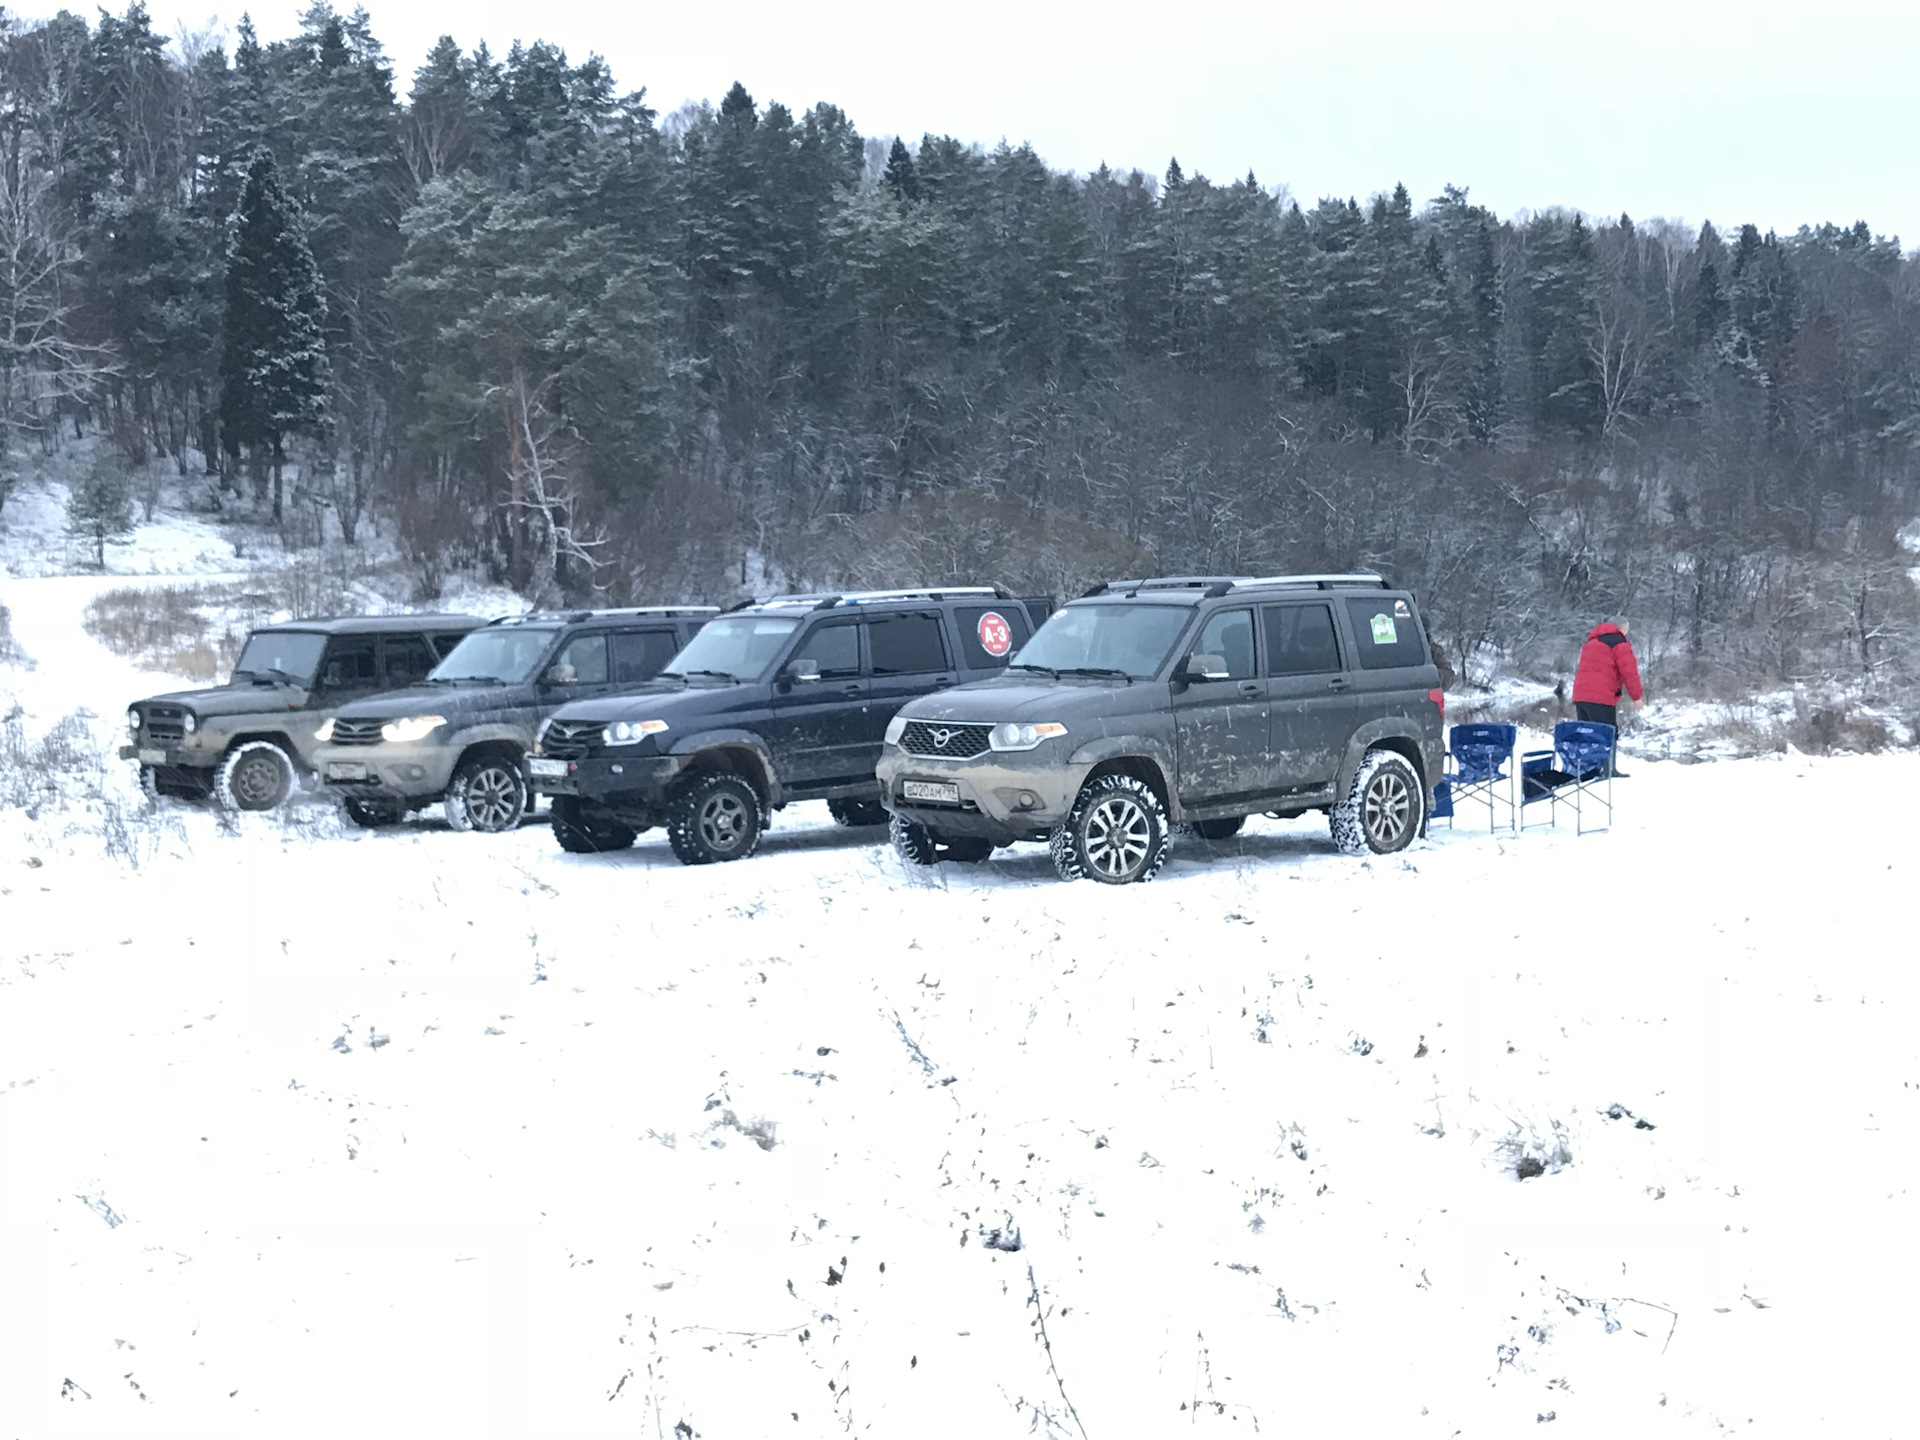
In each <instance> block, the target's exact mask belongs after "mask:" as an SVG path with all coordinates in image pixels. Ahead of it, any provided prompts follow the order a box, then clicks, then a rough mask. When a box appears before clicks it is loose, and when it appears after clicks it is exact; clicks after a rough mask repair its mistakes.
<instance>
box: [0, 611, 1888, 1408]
mask: <svg viewBox="0 0 1920 1440" xmlns="http://www.w3.org/2000/svg"><path fill="white" fill-rule="evenodd" d="M104 583H117V582H114V581H105V582H103V581H100V580H97V579H95V580H78V579H74V580H68V579H52V580H13V581H0V603H4V604H7V605H8V606H10V607H11V608H12V610H13V614H14V629H15V631H16V634H17V637H18V640H19V644H20V647H21V648H22V649H23V650H25V651H26V652H27V653H28V654H29V655H31V656H32V657H33V658H34V660H35V661H36V663H37V668H36V669H34V670H32V671H23V670H17V669H12V670H0V689H3V690H8V691H12V692H15V693H17V694H18V696H19V697H20V703H21V707H22V709H23V711H24V712H25V715H26V717H27V718H26V724H27V726H28V728H29V730H31V731H33V732H35V733H37V732H39V731H41V730H44V729H45V728H46V727H47V726H48V725H50V724H51V723H52V722H53V721H54V720H55V719H56V718H57V717H58V716H60V715H62V714H65V713H67V712H68V711H70V710H72V709H74V708H75V707H85V708H87V709H90V710H91V711H93V712H94V713H95V714H96V715H97V716H99V717H100V718H99V719H98V720H97V721H96V723H95V725H94V733H95V739H96V741H97V743H99V744H101V745H103V746H104V745H109V744H111V743H113V741H114V739H115V738H116V737H115V730H116V728H117V725H118V717H119V714H120V711H121V709H122V708H123V706H124V703H125V701H126V700H127V699H128V698H129V697H130V696H131V695H132V694H135V693H145V692H146V691H148V690H151V689H154V688H158V684H159V683H162V682H158V681H157V680H156V679H155V677H151V676H141V675H138V674H136V673H132V672H130V669H129V668H128V667H123V666H122V665H121V662H117V661H114V660H112V659H111V657H107V656H105V655H104V653H103V652H102V651H100V650H99V648H98V647H97V646H96V645H95V644H94V643H93V642H92V641H91V640H89V639H87V638H86V637H85V636H84V634H83V633H82V632H81V631H80V629H79V626H78V613H79V608H80V606H81V605H83V604H84V600H85V598H86V597H87V595H88V594H90V593H91V591H90V590H89V588H88V587H89V586H98V585H100V584H104ZM1632 768H1633V772H1634V773H1633V778H1631V779H1630V780H1627V781H1623V782H1621V783H1620V785H1619V786H1618V787H1617V790H1618V800H1619V807H1620V808H1619V817H1618V823H1617V824H1616V825H1615V826H1614V827H1613V829H1612V830H1611V831H1610V832H1608V833H1604V834H1598V835H1588V836H1585V837H1583V838H1578V839H1576V838H1575V836H1574V835H1573V834H1572V832H1571V830H1570V829H1569V828H1564V827H1563V828H1561V829H1560V830H1558V831H1545V830H1541V831H1534V830H1530V831H1529V832H1527V833H1526V834H1524V835H1522V836H1520V837H1518V838H1514V837H1511V836H1491V835H1489V834H1487V833H1486V832H1484V831H1479V832H1475V831H1473V830H1471V829H1470V828H1467V825H1466V823H1465V822H1464V821H1463V823H1462V828H1461V829H1460V830H1458V831H1454V832H1451V833H1449V832H1447V831H1446V830H1444V829H1440V830H1436V832H1435V834H1434V836H1433V838H1432V839H1431V840H1429V841H1426V842H1423V843H1421V844H1420V845H1418V846H1417V847H1416V848H1415V849H1413V850H1412V851H1410V852H1408V853H1407V854H1406V855H1404V856H1402V857H1396V858H1394V859H1392V860H1376V861H1372V862H1364V863H1363V862H1357V861H1353V860H1349V859H1346V858H1343V857H1341V856H1339V855H1337V854H1335V853H1334V852H1333V850H1332V848H1331V846H1330V844H1329V843H1328V841H1327V839H1326V834H1325V828H1324V825H1323V824H1319V823H1313V822H1308V821H1301V822H1294V823H1286V824H1281V823H1274V822H1260V823H1257V824H1255V825H1254V826H1253V827H1251V831H1250V833H1249V834H1248V835H1247V836H1246V837H1245V838H1243V839H1242V840H1239V841H1236V842H1231V843H1228V844H1224V845H1219V846H1214V847H1207V846H1204V845H1200V844H1198V843H1196V842H1183V843H1182V844H1181V845H1180V846H1179V848H1178V849H1177V851H1176V858H1175V859H1174V861H1173V862H1172V863H1171V864H1170V865H1169V866H1168V868H1167V870H1166V872H1165V873H1164V874H1163V876H1162V877H1161V879H1160V880H1159V881H1158V882H1156V883H1155V884H1153V885H1151V886H1146V887H1137V888H1130V889H1126V890H1118V891H1116V890H1111V889H1107V888H1104V887H1099V886H1095V885H1092V884H1088V883H1082V884H1078V885H1071V886H1068V885H1062V884H1060V883H1059V882H1057V881H1056V880H1054V879H1053V877H1052V872H1051V869H1050V867H1049V865H1048V863H1047V861H1046V859H1045V856H1044V854H1043V853H1042V852H1041V851H1040V850H1039V849H1037V848H1034V847H1024V848H1018V849H1015V850H1011V851H1002V852H1000V854H999V856H998V858H996V859H995V860H993V861H991V862H989V863H987V864H985V865H982V866H978V867H961V866H946V867H942V868H941V869H939V870H938V871H936V872H932V873H930V874H928V873H908V872H906V871H904V870H903V869H902V868H901V867H900V866H899V865H898V864H897V863H896V862H895V861H894V860H893V858H892V857H891V856H890V855H889V854H888V853H887V852H886V851H885V850H884V849H882V848H880V847H879V846H877V845H876V844H875V843H874V842H875V839H876V836H875V833H874V832H871V831H866V832H855V831H847V830H842V829H838V828H836V827H834V826H832V825H830V824H829V823H827V821H826V817H825V815H824V813H819V814H815V813H811V812H813V811H818V810H821V809H822V807H818V806H803V807H796V808H795V809H794V810H791V811H788V812H786V813H784V814H782V815H781V816H780V817H778V819H777V821H776V824H775V826H774V829H773V830H772V831H771V833H770V834H769V836H768V838H767V840H766V842H765V844H764V847H763V849H762V852H761V854H760V855H759V856H757V857H756V858H754V859H752V860H750V861H747V862H745V863H742V864H736V865H727V866H716V867H711V868H707V869H688V868H683V867H681V866H679V865H678V864H676V863H675V862H674V861H673V860H672V858H671V856H670V854H669V852H668V851H667V848H666V846H665V844H664V843H663V842H662V841H661V839H660V838H659V837H658V835H657V834H653V835H648V836H645V837H643V838H642V840H641V842H640V844H639V845H638V846H637V847H636V848H635V849H634V850H632V851H631V852H628V853H625V854H620V855H613V856H604V857H584V858H583V857H570V856H566V855H564V854H562V853H561V852H560V851H559V850H558V849H557V847H555V846H554V844H553V843H552V840H551V838H550V836H549V835H548V834H547V832H546V831H545V830H544V829H543V828H540V827H537V826H529V827H527V828H526V829H524V830H522V831H521V832H520V833H518V834H516V835H511V836H502V837H482V836H463V835H455V834H452V833H449V832H447V831H446V830H444V829H442V828H440V827H439V826H438V825H434V824H428V823H414V824H410V825H408V826H406V827H404V828H402V829H401V830H399V831H396V832H384V833H376V834H365V833H358V832H347V831H343V830H342V829H341V828H340V826H339V825H338V823H337V822H336V821H335V820H334V819H333V817H332V816H331V814H330V812H328V811H326V810H325V809H324V808H323V807H321V806H319V805H317V804H314V803H311V802H310V803H308V804H306V805H303V806H300V807H296V809H295V810H294V811H293V812H292V814H291V815H290V816H289V817H287V818H284V819H281V818H270V817H254V816H248V817H243V818H242V820H241V821H240V823H239V824H238V825H237V826H234V825H232V824H224V825H223V824H222V823H221V822H220V820H219V819H218V818H217V817H215V816H214V815H212V814H209V813H207V812H205V811H201V810H196V809H192V808H189V807H180V806H169V807H167V809H166V810H165V811H164V813H163V815H162V816H161V817H160V818H159V819H158V820H152V821H148V822H147V823H146V830H145V834H146V839H145V842H144V843H145V846H146V848H145V849H144V850H143V851H141V852H140V853H141V854H142V856H143V857H144V858H143V863H141V864H140V865H139V867H138V868H133V867H132V866H130V865H128V864H127V863H125V861H124V860H114V859H110V858H109V857H108V856H107V854H106V847H105V846H104V845H103V842H102V837H101V835H100V834H99V833H98V832H97V831H96V830H95V829H94V828H93V826H92V823H91V820H90V819H89V817H88V815H86V814H81V813H74V814H62V813H60V812H57V811H51V812H47V813H42V814H40V815H39V816H38V817H37V818H33V819H29V818H27V817H26V816H24V815H22V814H21V813H20V812H18V811H14V812H0V1296H4V1301H3V1302H0V1437H5V1440H41V1437H58V1436H81V1435H86V1436H115V1437H124V1436H142V1435H161V1434H174V1435H193V1436H211V1435H235V1436H274V1437H284V1436H306V1435H316V1436H317V1435H323V1434H337V1433H343V1432H358V1433H372V1434H377V1435H423V1434H434V1435H438V1434H448V1435H454V1434H499V1435H514V1436H520V1435H535V1434H538V1435H569V1436H573V1435H609V1436H613V1435H619V1436H633V1435H644V1436H649V1437H654V1436H658V1437H667V1436H676V1437H677V1436H703V1437H740V1436H751V1437H758V1436H771V1435H794V1436H816V1435H819V1436H829V1435H841V1434H847V1433H863V1434H873V1435H881V1436H896V1435H939V1436H946V1435H953V1436H967V1437H976V1436H1000V1435H1009V1436H1010V1435H1028V1434H1040V1435H1057V1436H1075V1437H1094V1440H1104V1437H1111V1436H1147V1435H1158V1434H1164V1433H1174V1432H1175V1431H1176V1429H1177V1430H1178V1431H1179V1432H1182V1433H1184V1432H1186V1431H1189V1430H1191V1431H1208V1432H1211V1433H1226V1434H1241V1435H1251V1434H1255V1433H1261V1434H1285V1433H1293V1434H1316V1435H1324V1434H1332V1433H1347V1434H1362V1435H1394V1436H1400V1435H1407V1436H1415V1435H1434V1436H1450V1435H1455V1434H1465V1435H1488V1434H1505V1433H1512V1432H1517V1431H1520V1430H1523V1429H1524V1430H1525V1431H1526V1432H1527V1433H1538V1432H1537V1428H1536V1427H1537V1426H1538V1425H1540V1424H1542V1423H1548V1422H1550V1423H1552V1424H1553V1426H1554V1427H1555V1428H1554V1429H1553V1431H1551V1432H1550V1433H1553V1434H1567V1433H1572V1434H1578V1435H1588V1434H1591V1435H1601V1434H1605V1435H1608V1436H1618V1435H1640V1434H1669V1433H1670V1434H1677V1435H1705V1434H1714V1433H1721V1432H1725V1431H1737V1432H1739V1433H1743V1434H1755V1435H1760V1434H1764V1435H1780V1436H1802V1435H1806V1434H1809V1433H1846V1434H1849V1435H1872V1436H1879V1435H1896V1434H1902V1433H1907V1432H1908V1431H1909V1430H1910V1427H1911V1422H1910V1420H1909V1419H1908V1417H1907V1409H1908V1407H1907V1405H1906V1404H1905V1403H1904V1400H1903V1398H1902V1397H1901V1395H1900V1394H1899V1390H1900V1386H1899V1385H1898V1382H1897V1380H1896V1378H1895V1377H1897V1375H1898V1374H1899V1373H1900V1369H1901V1366H1902V1364H1903V1362H1904V1358H1905V1352H1906V1350H1907V1349H1908V1348H1909V1347H1908V1346H1907V1344H1906V1335H1907V1327H1906V1324H1905V1322H1904V1321H1903V1320H1902V1319H1901V1316H1902V1315H1903V1314H1904V1313H1905V1309H1904V1307H1905V1300H1906V1296H1907V1292H1908V1291H1909V1290H1910V1289H1911V1288H1912V1285H1913V1281H1914V1278H1915V1277H1914V1273H1913V1272H1914V1270H1915V1268H1916V1263H1917V1262H1916V1260H1915V1258H1914V1250H1913V1246H1912V1243H1911V1234H1912V1230H1913V1226H1914V1221H1915V1218H1916V1206H1915V1203H1914V1197H1913V1193H1912V1190H1913V1180H1912V1172H1913V1168H1914V1167H1913V1161H1912V1158H1911V1157H1912V1155H1913V1153H1914V1150H1915V1145H1914V1142H1915V1140H1916V1138H1917V1137H1916V1131H1917V1130H1920V1116H1917V1115H1916V1107H1920V1046H1917V1045H1916V1041H1915V1038H1914V1029H1913V1025H1912V1016H1913V1013H1914V1000H1915V999H1916V995H1915V990H1916V981H1915V978H1914V969H1913V966H1912V964H1911V962H1910V959H1909V960H1902V959H1901V958H1900V957H1901V956H1902V955H1909V956H1910V953H1911V950H1912V941H1911V938H1910V929H1911V920H1910V915H1911V899H1910V897H1909V895H1908V894H1907V890H1906V887H1907V886H1908V885H1910V884H1913V883H1914V878H1915V873H1916V867H1917V866H1920V842H1916V840H1915V838H1914V832H1913V829H1912V827H1911V826H1910V825H1909V824H1908V823H1907V820H1906V812H1907V809H1908V806H1907V805H1906V804H1905V803H1904V801H1903V800H1901V799H1900V798H1899V797H1904V796H1909V795H1912V794H1913V793H1915V791H1916V788H1917V787H1920V757H1916V756H1913V755H1895V756H1885V757H1874V758H1859V759H1839V760H1812V759H1807V758H1804V757H1800V756H1795V755H1789V756H1785V757H1780V758H1776V759H1771V760H1758V761H1740V762H1734V763H1728V764H1721V765H1712V766H1680V765H1676V764H1662V763H1657V762H1652V761H1640V762H1637V763H1635V764H1634V766H1633V767H1632ZM112 784H113V786H115V787H117V790H116V793H117V795H118V796H119V797H120V798H121V799H122V800H124V802H125V803H126V804H127V805H128V806H129V807H132V806H133V805H134V804H135V802H134V800H133V795H132V791H131V788H130V777H128V776H126V775H125V774H123V773H121V767H118V766H115V767H113V779H112ZM1523 1162H1524V1163H1523ZM1522 1170H1525V1171H1527V1172H1528V1175H1529V1178H1524V1179H1523V1178H1519V1174H1520V1171H1522ZM1534 1172H1538V1173H1534Z"/></svg>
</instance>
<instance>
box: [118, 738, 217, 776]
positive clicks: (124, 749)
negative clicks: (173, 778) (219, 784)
mask: <svg viewBox="0 0 1920 1440" xmlns="http://www.w3.org/2000/svg"><path fill="white" fill-rule="evenodd" d="M222 753H223V752H221V751H219V750H213V749H201V748H198V747H191V746H185V745H147V744H137V743H136V744H133V745H122V746H121V747H120V758H121V759H122V760H137V761H138V762H139V763H140V764H142V765H145V766H147V767H149V768H150V769H154V770H211V769H213V767H214V766H216V765H218V764H219V763H220V757H221V754H222Z"/></svg>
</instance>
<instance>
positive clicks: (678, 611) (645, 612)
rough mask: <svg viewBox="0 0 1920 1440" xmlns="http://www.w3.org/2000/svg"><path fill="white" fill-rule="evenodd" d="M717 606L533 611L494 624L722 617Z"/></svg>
mask: <svg viewBox="0 0 1920 1440" xmlns="http://www.w3.org/2000/svg"><path fill="white" fill-rule="evenodd" d="M719 613H720V610H719V607H718V606H715V605H627V606H622V607H618V608H614V609H608V610H529V611H527V613H526V614H524V615H502V616H499V617H498V618H497V619H494V620H490V621H488V622H487V623H488V624H490V625H528V624H534V625H578V624H579V623H580V622H581V621H583V620H618V619H620V618H622V617H624V616H645V617H648V618H651V619H661V620H681V619H687V618H691V617H692V616H695V615H718V614H719Z"/></svg>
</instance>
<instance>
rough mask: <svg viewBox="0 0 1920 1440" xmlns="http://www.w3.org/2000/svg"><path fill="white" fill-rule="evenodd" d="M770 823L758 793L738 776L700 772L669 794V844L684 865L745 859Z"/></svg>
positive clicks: (758, 843)
mask: <svg viewBox="0 0 1920 1440" xmlns="http://www.w3.org/2000/svg"><path fill="white" fill-rule="evenodd" d="M765 827H766V814H765V811H764V809H763V808H762V806H761V803H760V796H759V794H758V792H756V791H755V790H754V788H753V786H751V785H749V784H748V783H747V782H746V781H745V780H742V779H741V778H740V777H739V776H738V775H732V774H728V773H726V772H724V771H722V772H716V773H714V774H710V775H695V776H692V777H691V778H689V779H687V780H684V781H682V782H681V783H680V786H679V787H678V788H677V789H676V790H675V791H674V792H673V794H672V795H670V796H669V797H668V798H667V843H668V844H669V845H671V846H672V847H673V853H674V855H675V856H676V857H677V858H678V859H679V861H680V863H681V864H682V865H711V864H715V863H717V862H720V861H726V860H744V859H746V858H747V857H748V856H749V855H751V854H753V852H754V851H755V850H757V849H758V848H759V847H760V834H761V831H762V830H763V829H765Z"/></svg>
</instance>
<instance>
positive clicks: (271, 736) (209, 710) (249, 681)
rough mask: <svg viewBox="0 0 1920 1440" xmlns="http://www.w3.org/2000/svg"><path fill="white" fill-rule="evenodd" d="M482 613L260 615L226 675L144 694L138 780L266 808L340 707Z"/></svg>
mask: <svg viewBox="0 0 1920 1440" xmlns="http://www.w3.org/2000/svg"><path fill="white" fill-rule="evenodd" d="M481 623H482V622H481V621H480V620H479V619H478V618H476V617H475V616H472V615H361V616H352V617H348V618H345V619H322V620H295V621H292V622H290V623H288V624H284V625H263V626H261V627H260V628H259V629H258V630H255V631H254V632H253V633H252V634H251V635H249V636H248V637H247V643H246V645H245V646H244V647H242V649H241V651H240V658H239V659H238V660H236V661H234V664H233V675H232V677H231V678H230V679H229V680H228V681H227V683H226V684H225V685H217V686H212V687H209V688H207V689H205V690H181V691H177V692H175V693H174V694H171V695H154V696H150V697H149V698H147V699H145V700H139V701H136V702H134V704H133V705H132V706H131V707H130V708H129V709H128V710H127V740H128V743H127V744H126V746H125V747H123V748H122V749H121V751H120V758H121V759H123V760H133V761H136V762H137V763H138V764H139V766H140V788H141V789H142V790H144V791H146V792H147V794H149V795H170V796H174V797H177V798H179V799H183V800H197V799H204V798H206V796H208V795H210V794H211V795H214V796H216V797H218V799H219V800H220V802H221V803H222V804H223V805H227V806H229V807H231V808H233V809H237V810H271V809H273V808H274V807H275V806H276V805H278V804H280V803H281V802H282V801H283V800H285V799H286V798H287V796H288V795H289V794H290V793H291V792H292V790H293V787H294V784H295V782H296V781H297V780H300V779H303V778H305V777H306V776H307V775H309V774H311V773H312V771H313V769H314V751H315V749H316V748H317V745H318V742H317V740H316V738H315V737H316V735H317V733H318V732H319V730H320V729H321V728H322V727H324V726H325V725H326V723H327V722H328V721H329V720H330V719H331V718H332V717H333V714H334V712H335V711H337V710H338V709H339V708H340V707H341V706H343V705H348V704H351V703H352V702H354V701H355V700H364V699H365V698H366V697H367V696H369V695H375V694H378V693H379V692H380V691H382V690H392V689H396V688H398V687H399V686H402V685H411V684H413V683H414V682H415V681H417V680H419V679H420V678H421V677H422V676H424V675H425V674H426V673H427V672H428V671H429V670H431V669H433V667H434V666H435V665H437V664H439V663H440V661H441V659H442V658H443V657H444V656H445V655H446V654H447V652H448V651H450V650H451V649H453V647H454V646H455V645H456V644H458V643H459V641H460V638H461V637H462V636H463V635H465V634H466V633H467V632H468V631H470V630H472V629H473V628H474V627H475V626H477V625H479V624H481Z"/></svg>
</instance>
